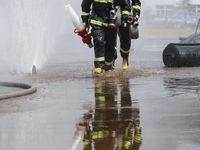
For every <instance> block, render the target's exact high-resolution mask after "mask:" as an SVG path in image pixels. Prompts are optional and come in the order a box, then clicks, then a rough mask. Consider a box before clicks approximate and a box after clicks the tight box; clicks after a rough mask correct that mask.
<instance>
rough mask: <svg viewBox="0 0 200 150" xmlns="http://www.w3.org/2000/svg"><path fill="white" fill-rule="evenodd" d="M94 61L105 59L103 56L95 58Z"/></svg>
mask: <svg viewBox="0 0 200 150" xmlns="http://www.w3.org/2000/svg"><path fill="white" fill-rule="evenodd" d="M94 61H105V58H104V57H99V58H95V60H94Z"/></svg>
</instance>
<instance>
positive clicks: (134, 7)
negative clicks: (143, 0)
mask: <svg viewBox="0 0 200 150" xmlns="http://www.w3.org/2000/svg"><path fill="white" fill-rule="evenodd" d="M132 8H133V9H139V10H140V9H141V6H140V5H133V6H132Z"/></svg>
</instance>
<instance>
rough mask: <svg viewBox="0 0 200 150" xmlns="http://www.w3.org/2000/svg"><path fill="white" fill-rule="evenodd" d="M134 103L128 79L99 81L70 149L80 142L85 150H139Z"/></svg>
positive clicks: (137, 119) (138, 129)
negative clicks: (88, 109) (93, 97)
mask: <svg viewBox="0 0 200 150" xmlns="http://www.w3.org/2000/svg"><path fill="white" fill-rule="evenodd" d="M118 89H119V90H118ZM118 91H119V93H118ZM119 95H120V99H118V96H119ZM137 103H138V102H136V103H133V102H132V99H131V94H130V89H129V80H128V79H122V80H120V81H119V80H114V79H103V80H98V81H97V82H96V83H95V108H94V110H90V111H89V112H88V113H87V114H84V117H83V120H82V121H81V122H79V123H78V124H77V126H76V128H77V130H76V131H75V134H74V137H73V139H72V142H71V144H70V146H69V150H72V149H76V147H77V145H78V143H79V142H80V141H81V140H82V142H83V149H84V150H86V149H87V150H92V149H100V150H103V149H108V150H112V149H113V150H114V149H118V150H125V149H134V150H139V148H140V145H141V143H142V128H141V127H140V110H139V108H138V107H137V106H135V105H137Z"/></svg>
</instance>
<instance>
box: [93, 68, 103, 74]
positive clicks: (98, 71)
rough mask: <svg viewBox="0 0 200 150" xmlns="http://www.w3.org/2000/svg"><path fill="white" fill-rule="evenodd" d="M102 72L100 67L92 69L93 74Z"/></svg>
mask: <svg viewBox="0 0 200 150" xmlns="http://www.w3.org/2000/svg"><path fill="white" fill-rule="evenodd" d="M102 72H103V70H102V69H101V68H96V69H95V70H94V73H95V74H101V73H102Z"/></svg>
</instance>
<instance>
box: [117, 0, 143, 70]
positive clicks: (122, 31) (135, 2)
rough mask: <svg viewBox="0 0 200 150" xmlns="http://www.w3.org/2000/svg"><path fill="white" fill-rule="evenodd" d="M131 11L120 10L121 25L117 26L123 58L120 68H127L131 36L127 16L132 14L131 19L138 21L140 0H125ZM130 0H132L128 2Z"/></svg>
mask: <svg viewBox="0 0 200 150" xmlns="http://www.w3.org/2000/svg"><path fill="white" fill-rule="evenodd" d="M127 1H128V3H129V6H130V7H131V8H132V9H131V10H132V13H131V11H122V25H121V26H120V27H119V30H118V34H119V39H120V53H121V57H122V58H123V62H122V68H123V70H127V69H128V57H129V52H130V48H131V37H130V34H129V29H130V28H129V26H130V24H129V23H128V22H127V20H128V17H130V16H132V17H133V19H134V20H133V21H138V20H139V17H140V9H141V2H140V0H127ZM130 1H132V2H130Z"/></svg>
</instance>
